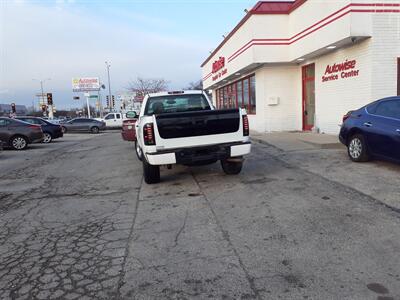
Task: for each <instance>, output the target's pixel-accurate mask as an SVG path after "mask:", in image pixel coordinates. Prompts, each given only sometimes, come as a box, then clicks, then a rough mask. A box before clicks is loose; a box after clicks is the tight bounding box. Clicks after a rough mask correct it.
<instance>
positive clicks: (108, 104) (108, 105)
mask: <svg viewBox="0 0 400 300" xmlns="http://www.w3.org/2000/svg"><path fill="white" fill-rule="evenodd" d="M106 102H107V107H110V98H109V97H108V96H106Z"/></svg>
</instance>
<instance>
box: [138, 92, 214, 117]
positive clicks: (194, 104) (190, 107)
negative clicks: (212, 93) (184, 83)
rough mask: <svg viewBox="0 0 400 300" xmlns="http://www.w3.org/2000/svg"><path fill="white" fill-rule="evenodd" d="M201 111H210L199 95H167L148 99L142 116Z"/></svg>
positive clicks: (202, 97) (205, 101)
mask: <svg viewBox="0 0 400 300" xmlns="http://www.w3.org/2000/svg"><path fill="white" fill-rule="evenodd" d="M202 110H211V107H210V105H209V104H208V101H207V99H206V98H205V97H204V96H203V95H201V94H187V95H185V94H183V95H168V96H158V97H151V98H149V99H148V100H147V103H146V108H145V110H144V114H145V115H147V116H150V115H153V114H155V115H161V114H167V113H177V112H188V111H202Z"/></svg>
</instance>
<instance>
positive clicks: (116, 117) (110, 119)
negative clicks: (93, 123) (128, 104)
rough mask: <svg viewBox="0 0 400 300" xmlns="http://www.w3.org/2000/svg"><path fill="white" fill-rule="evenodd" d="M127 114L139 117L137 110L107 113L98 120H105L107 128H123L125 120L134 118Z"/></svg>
mask: <svg viewBox="0 0 400 300" xmlns="http://www.w3.org/2000/svg"><path fill="white" fill-rule="evenodd" d="M127 115H135V117H137V113H136V112H135V111H128V112H127V113H120V112H111V113H108V114H106V115H105V116H104V118H102V119H100V118H99V119H96V120H98V121H103V122H105V123H106V127H107V128H121V127H122V124H123V121H124V120H126V119H129V118H132V117H127Z"/></svg>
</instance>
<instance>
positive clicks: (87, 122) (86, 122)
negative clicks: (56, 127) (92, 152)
mask: <svg viewBox="0 0 400 300" xmlns="http://www.w3.org/2000/svg"><path fill="white" fill-rule="evenodd" d="M61 126H62V130H63V132H64V133H66V132H91V133H99V132H100V130H104V129H105V128H106V123H104V122H101V121H97V120H95V119H87V118H76V119H73V120H71V121H68V122H66V123H62V124H61Z"/></svg>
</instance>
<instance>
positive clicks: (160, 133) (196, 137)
mask: <svg viewBox="0 0 400 300" xmlns="http://www.w3.org/2000/svg"><path fill="white" fill-rule="evenodd" d="M152 118H153V122H154V123H156V125H155V126H154V134H155V140H156V145H155V146H153V147H154V148H151V147H148V151H147V152H156V151H160V150H169V149H179V148H191V147H200V146H208V145H216V144H228V143H236V142H247V141H248V139H249V138H248V136H243V120H242V113H241V109H224V110H207V111H196V112H184V113H170V114H162V115H156V116H155V115H153V116H152Z"/></svg>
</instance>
